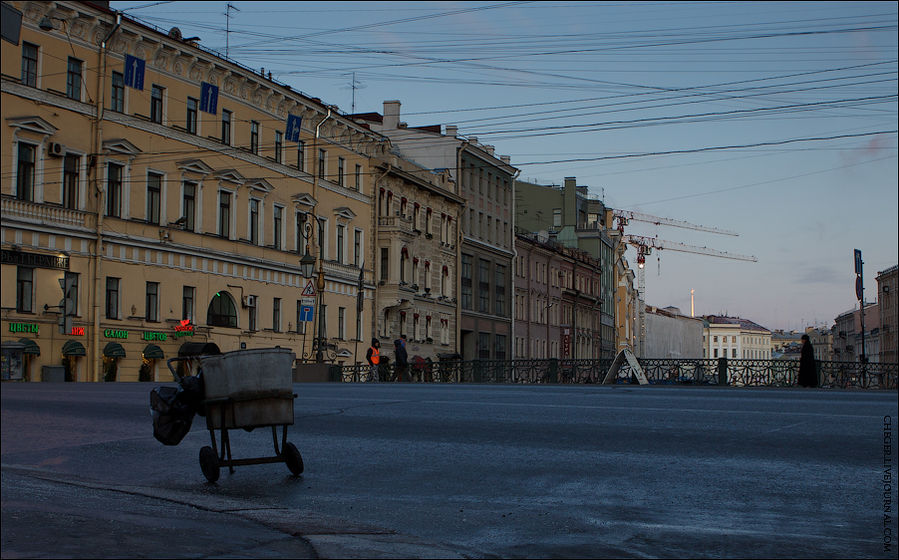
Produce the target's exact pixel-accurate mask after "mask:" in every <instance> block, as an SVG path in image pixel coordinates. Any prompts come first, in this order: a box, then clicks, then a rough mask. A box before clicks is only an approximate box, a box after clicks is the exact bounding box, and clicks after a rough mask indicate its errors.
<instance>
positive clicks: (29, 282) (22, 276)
mask: <svg viewBox="0 0 899 560" xmlns="http://www.w3.org/2000/svg"><path fill="white" fill-rule="evenodd" d="M33 300H34V269H33V268H28V267H25V266H20V267H17V268H16V311H18V312H19V313H31V312H32V311H33V310H34V305H33Z"/></svg>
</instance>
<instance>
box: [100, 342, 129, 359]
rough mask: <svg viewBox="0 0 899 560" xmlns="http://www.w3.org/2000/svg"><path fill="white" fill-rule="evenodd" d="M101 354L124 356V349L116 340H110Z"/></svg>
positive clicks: (108, 356)
mask: <svg viewBox="0 0 899 560" xmlns="http://www.w3.org/2000/svg"><path fill="white" fill-rule="evenodd" d="M103 355H104V356H106V357H107V358H124V357H125V349H124V348H122V345H121V344H119V343H118V342H110V343H109V344H107V345H106V347H105V348H103Z"/></svg>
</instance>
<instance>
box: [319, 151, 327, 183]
mask: <svg viewBox="0 0 899 560" xmlns="http://www.w3.org/2000/svg"><path fill="white" fill-rule="evenodd" d="M327 159H328V152H326V151H325V150H322V149H319V150H318V178H319V179H324V178H325V164H326V163H327Z"/></svg>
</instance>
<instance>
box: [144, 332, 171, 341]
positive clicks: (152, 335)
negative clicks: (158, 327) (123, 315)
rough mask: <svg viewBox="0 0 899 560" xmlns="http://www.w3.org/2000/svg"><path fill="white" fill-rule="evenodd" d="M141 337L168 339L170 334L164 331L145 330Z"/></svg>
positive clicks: (145, 338)
mask: <svg viewBox="0 0 899 560" xmlns="http://www.w3.org/2000/svg"><path fill="white" fill-rule="evenodd" d="M141 338H142V339H144V340H163V341H164V340H168V339H169V335H167V334H166V333H164V332H153V331H145V332H144V333H143V334H141Z"/></svg>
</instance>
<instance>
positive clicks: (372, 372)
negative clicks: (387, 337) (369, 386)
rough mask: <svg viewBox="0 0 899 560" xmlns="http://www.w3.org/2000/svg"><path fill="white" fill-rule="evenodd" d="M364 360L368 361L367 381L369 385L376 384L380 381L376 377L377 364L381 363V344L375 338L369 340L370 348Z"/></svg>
mask: <svg viewBox="0 0 899 560" xmlns="http://www.w3.org/2000/svg"><path fill="white" fill-rule="evenodd" d="M365 358H366V359H367V360H368V366H369V367H368V380H369V382H371V383H377V382H378V381H380V379H379V377H378V364H380V363H381V342H380V341H379V340H378V339H377V338H373V339H371V346H369V347H368V352H366V353H365Z"/></svg>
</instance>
